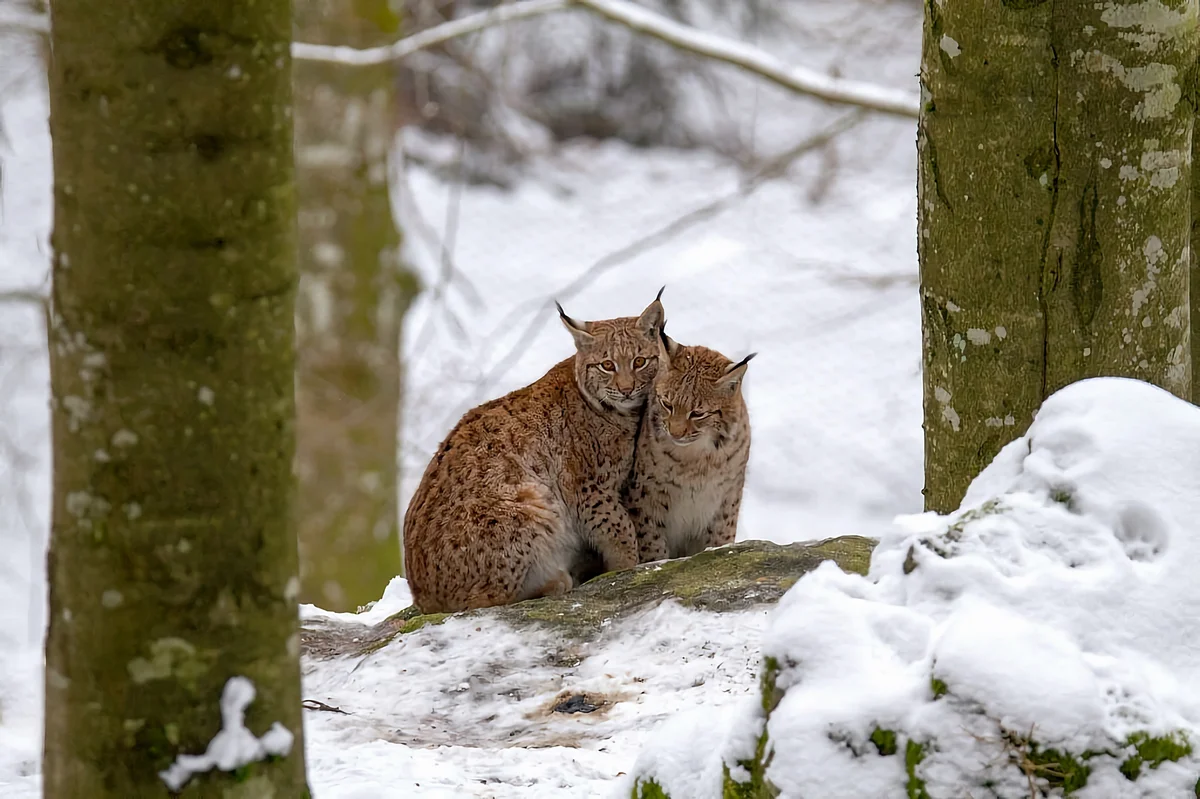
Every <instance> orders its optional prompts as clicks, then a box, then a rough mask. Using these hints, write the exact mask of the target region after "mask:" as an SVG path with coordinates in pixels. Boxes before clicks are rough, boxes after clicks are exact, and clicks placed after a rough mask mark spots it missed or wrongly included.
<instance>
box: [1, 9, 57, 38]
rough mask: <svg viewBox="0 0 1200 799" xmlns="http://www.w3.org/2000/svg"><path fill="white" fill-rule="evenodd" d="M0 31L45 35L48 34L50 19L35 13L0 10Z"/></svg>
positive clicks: (18, 10) (19, 10)
mask: <svg viewBox="0 0 1200 799" xmlns="http://www.w3.org/2000/svg"><path fill="white" fill-rule="evenodd" d="M0 30H6V31H17V32H19V33H36V34H40V35H45V34H47V33H49V32H50V17H49V16H47V15H46V14H39V13H38V12H36V11H24V10H22V9H19V8H12V7H5V8H0Z"/></svg>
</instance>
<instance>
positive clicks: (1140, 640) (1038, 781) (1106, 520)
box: [620, 378, 1200, 799]
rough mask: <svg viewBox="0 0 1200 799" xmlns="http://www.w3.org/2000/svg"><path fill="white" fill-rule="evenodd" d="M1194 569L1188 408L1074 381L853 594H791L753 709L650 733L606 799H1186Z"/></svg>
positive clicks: (1116, 384)
mask: <svg viewBox="0 0 1200 799" xmlns="http://www.w3.org/2000/svg"><path fill="white" fill-rule="evenodd" d="M1198 565H1200V408H1197V407H1195V406H1193V405H1191V404H1189V403H1186V402H1183V401H1182V400H1179V399H1176V398H1175V397H1173V396H1171V395H1170V394H1168V393H1167V392H1165V391H1162V390H1160V389H1158V388H1155V387H1153V386H1150V385H1148V384H1146V383H1142V382H1139V381H1134V380H1126V379H1119V378H1097V379H1090V380H1084V381H1081V382H1078V383H1075V384H1073V385H1071V386H1068V387H1066V388H1064V389H1063V390H1061V391H1059V392H1058V393H1056V394H1055V395H1053V396H1052V397H1050V398H1049V399H1048V400H1047V401H1046V402H1045V404H1044V406H1043V407H1042V409H1041V411H1040V412H1039V413H1038V415H1037V418H1036V420H1035V421H1034V423H1033V425H1032V426H1031V427H1030V429H1029V431H1028V432H1027V433H1026V435H1024V436H1022V437H1021V438H1019V439H1018V440H1016V441H1014V442H1012V443H1011V444H1009V445H1008V446H1007V447H1005V448H1004V449H1003V450H1002V451H1001V452H1000V454H999V455H998V456H997V457H996V459H995V460H994V461H993V462H992V464H991V465H990V466H988V468H987V469H985V470H984V471H983V472H982V473H981V474H980V475H979V476H978V478H977V479H976V480H975V481H974V483H973V484H972V485H971V487H970V489H969V491H968V492H967V496H966V498H965V499H964V502H963V505H962V507H961V508H960V510H958V511H957V512H955V513H953V514H950V515H948V516H944V517H941V516H937V515H934V514H925V515H920V516H915V517H908V518H904V519H901V520H899V521H898V524H897V529H896V530H894V531H893V532H891V533H889V534H888V535H886V536H885V537H884V538H883V539H882V540H881V542H880V544H879V546H878V547H877V548H876V550H875V552H874V554H873V555H872V560H871V567H870V570H869V572H868V574H867V575H866V576H865V577H862V576H858V575H850V574H846V573H844V572H842V571H841V570H839V569H838V568H837V567H836V566H835V565H834V564H830V563H827V564H822V566H821V567H819V568H818V569H816V570H815V571H813V572H812V573H810V574H808V575H806V576H805V577H804V578H802V579H801V580H800V581H799V582H798V583H797V584H796V585H795V586H794V587H793V588H792V589H791V590H790V591H788V593H787V594H786V595H785V596H784V598H783V599H782V600H781V602H780V604H779V606H778V608H777V609H776V611H775V613H774V617H773V619H772V621H771V623H770V624H769V626H768V630H767V632H766V635H765V637H764V659H763V668H762V675H761V690H760V691H759V693H758V695H755V696H752V697H748V698H746V699H744V700H742V702H743V707H742V708H741V711H740V713H734V714H733V718H732V720H731V721H730V722H729V725H728V726H727V728H725V729H720V728H716V727H714V726H713V725H712V724H705V723H698V722H697V723H684V722H682V721H679V720H676V721H674V722H672V724H671V725H670V727H667V726H664V727H663V728H662V729H661V734H660V735H658V736H656V737H655V738H654V742H653V743H652V744H651V745H650V746H649V747H648V748H647V749H646V750H645V751H644V752H643V753H642V755H641V756H640V758H639V760H638V764H637V766H636V768H635V769H634V774H633V775H630V776H629V777H628V778H627V780H626V782H625V783H624V784H622V786H621V791H620V792H621V794H622V795H624V796H629V795H630V793H631V790H632V793H633V795H634V796H639V797H645V798H646V799H652V798H659V797H664V796H665V797H675V798H678V797H687V799H706V797H713V799H717V798H718V797H721V796H722V795H724V796H725V797H729V796H736V797H767V796H779V797H814V796H819V797H821V798H822V799H840V798H842V797H844V798H845V799H861V798H862V797H871V799H889V798H890V797H896V798H897V799H902V798H907V799H949V798H950V797H954V798H955V799H960V798H961V797H965V796H974V797H996V798H999V799H1018V797H1019V798H1020V799H1030V797H1041V796H1072V797H1077V798H1078V799H1126V798H1128V799H1135V798H1136V797H1147V798H1149V797H1156V799H1174V798H1175V797H1178V798H1179V799H1183V797H1189V798H1190V797H1195V796H1200V784H1198V782H1197V778H1198V777H1200V757H1198V756H1197V753H1196V752H1194V751H1193V747H1194V745H1195V744H1196V743H1197V742H1200V641H1198V638H1200V581H1198V580H1197V579H1196V569H1197V567H1198ZM635 780H636V784H635ZM722 790H725V793H724V794H722Z"/></svg>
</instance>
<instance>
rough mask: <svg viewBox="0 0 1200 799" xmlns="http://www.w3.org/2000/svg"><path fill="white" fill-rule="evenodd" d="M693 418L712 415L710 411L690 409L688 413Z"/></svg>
mask: <svg viewBox="0 0 1200 799" xmlns="http://www.w3.org/2000/svg"><path fill="white" fill-rule="evenodd" d="M688 416H690V417H691V418H693V419H705V418H707V417H709V416H712V411H692V412H691V413H689V414H688Z"/></svg>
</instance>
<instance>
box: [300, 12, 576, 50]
mask: <svg viewBox="0 0 1200 799" xmlns="http://www.w3.org/2000/svg"><path fill="white" fill-rule="evenodd" d="M573 2H574V0H520V1H519V2H515V3H506V4H503V5H499V6H496V7H494V8H489V9H488V10H486V11H480V12H478V13H475V14H468V15H467V16H465V17H459V18H458V19H454V20H450V21H449V22H443V23H441V24H440V25H434V26H433V27H432V28H426V29H425V30H423V31H420V32H418V33H414V34H412V35H411V36H405V37H404V38H403V39H401V40H399V41H398V42H394V43H392V44H389V45H385V46H383V47H370V48H367V49H358V48H355V47H339V46H334V45H324V44H308V43H306V42H293V43H292V58H295V59H298V60H303V61H325V62H329V63H334V64H346V65H349V66H372V65H376V64H388V63H391V62H392V61H400V60H402V59H405V58H408V57H409V56H410V55H412V54H413V53H416V52H419V51H421V50H425V49H428V48H430V47H436V46H437V45H439V44H444V43H445V42H448V41H450V40H451V39H457V38H458V37H460V36H465V35H467V34H470V33H479V32H481V31H484V30H487V29H488V28H492V27H496V26H497V25H505V24H507V23H509V22H514V21H516V20H519V19H527V18H529V17H536V16H540V15H542V14H548V13H550V12H552V11H563V10H566V9H567V8H570V7H571V5H572V3H573Z"/></svg>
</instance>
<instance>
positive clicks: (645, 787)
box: [631, 780, 671, 799]
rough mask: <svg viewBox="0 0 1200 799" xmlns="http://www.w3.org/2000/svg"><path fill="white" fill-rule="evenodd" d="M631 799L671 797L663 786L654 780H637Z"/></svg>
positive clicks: (662, 798)
mask: <svg viewBox="0 0 1200 799" xmlns="http://www.w3.org/2000/svg"><path fill="white" fill-rule="evenodd" d="M631 799H671V798H670V797H669V796H667V792H666V791H664V790H663V787H662V786H661V785H659V784H658V783H657V782H655V781H654V780H645V781H644V782H643V781H642V780H638V781H637V782H636V783H634V786H633V794H632V796H631Z"/></svg>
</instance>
